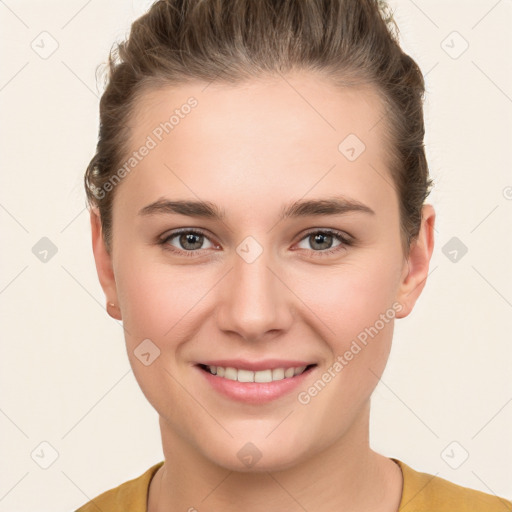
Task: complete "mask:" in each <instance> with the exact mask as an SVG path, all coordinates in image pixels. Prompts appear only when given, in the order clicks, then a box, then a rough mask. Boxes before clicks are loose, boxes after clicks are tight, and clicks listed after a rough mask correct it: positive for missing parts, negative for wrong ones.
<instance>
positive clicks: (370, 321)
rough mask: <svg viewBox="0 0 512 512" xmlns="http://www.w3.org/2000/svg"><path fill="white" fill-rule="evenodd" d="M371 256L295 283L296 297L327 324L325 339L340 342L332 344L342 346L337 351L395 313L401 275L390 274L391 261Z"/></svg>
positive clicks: (393, 272)
mask: <svg viewBox="0 0 512 512" xmlns="http://www.w3.org/2000/svg"><path fill="white" fill-rule="evenodd" d="M368 256H369V257H367V258H364V259H363V258H360V259H358V260H357V261H356V259H355V258H354V259H353V261H350V260H349V259H347V260H346V262H344V263H343V265H341V266H340V267H339V268H338V269H328V270H327V269H326V268H322V267H319V268H318V269H317V270H315V271H309V272H308V273H307V274H306V273H305V274H304V275H301V276H300V279H294V280H293V282H295V283H297V284H296V285H295V291H296V293H297V295H298V296H299V297H301V298H303V300H304V302H305V303H306V304H307V306H308V307H309V308H311V310H312V311H313V312H314V314H315V316H316V317H318V319H319V320H320V321H321V322H322V323H323V324H324V327H325V329H326V331H325V332H326V336H328V337H329V338H330V339H335V340H337V341H336V342H333V344H334V345H339V346H336V347H333V348H336V349H338V350H342V349H344V345H345V343H346V341H347V340H350V339H353V338H355V337H357V336H358V334H359V333H360V332H362V331H363V330H364V329H365V328H366V327H369V326H371V325H374V324H375V322H376V321H378V320H379V318H380V315H381V314H386V312H388V316H393V314H394V310H393V308H392V305H393V303H394V300H395V296H396V290H397V283H398V281H397V275H398V274H397V272H395V271H390V269H393V266H392V265H393V263H392V261H391V259H390V258H387V259H386V257H385V256H383V255H382V254H380V255H379V257H372V256H371V255H368ZM395 265H396V263H395ZM389 310H391V311H389ZM379 325H380V324H379Z"/></svg>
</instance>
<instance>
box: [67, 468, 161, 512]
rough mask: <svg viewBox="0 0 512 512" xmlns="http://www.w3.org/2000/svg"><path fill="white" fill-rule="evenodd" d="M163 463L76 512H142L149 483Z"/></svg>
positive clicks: (98, 497) (145, 505) (145, 504)
mask: <svg viewBox="0 0 512 512" xmlns="http://www.w3.org/2000/svg"><path fill="white" fill-rule="evenodd" d="M162 464H163V461H162V462H159V463H158V464H155V465H154V466H152V467H150V468H149V469H148V470H147V471H146V472H145V473H143V474H142V475H140V476H139V477H137V478H134V479H133V480H128V481H127V482H124V483H123V484H121V485H120V486H118V487H115V488H114V489H110V490H109V491H106V492H104V493H103V494H100V495H99V496H97V497H96V498H94V499H92V500H91V501H89V502H88V503H86V504H85V505H83V506H81V507H80V508H79V509H78V510H76V512H98V510H101V511H102V512H114V511H118V510H122V511H123V512H132V511H133V512H135V511H136V512H141V511H145V510H146V507H147V496H148V489H149V483H150V482H151V479H152V478H153V476H154V474H155V473H156V471H157V470H158V468H159V467H160V466H162Z"/></svg>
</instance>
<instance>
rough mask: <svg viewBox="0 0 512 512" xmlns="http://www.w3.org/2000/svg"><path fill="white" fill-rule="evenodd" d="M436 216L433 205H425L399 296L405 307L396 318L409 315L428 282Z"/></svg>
mask: <svg viewBox="0 0 512 512" xmlns="http://www.w3.org/2000/svg"><path fill="white" fill-rule="evenodd" d="M435 216H436V214H435V211H434V208H433V207H432V205H430V204H426V205H424V206H423V209H422V217H421V227H420V231H419V233H418V236H417V238H416V240H414V242H413V243H412V244H411V248H410V251H409V255H408V258H407V261H406V262H405V265H406V267H405V268H404V273H403V275H402V278H401V283H400V288H399V291H398V296H397V300H398V301H399V302H400V303H401V304H402V306H403V309H402V310H401V311H400V313H398V314H397V315H396V318H404V317H406V316H407V315H409V313H410V312H411V311H412V309H413V307H414V304H415V303H416V301H417V300H418V298H419V296H420V294H421V292H422V291H423V288H424V286H425V284H426V282H427V277H428V269H429V264H430V259H431V257H432V252H433V250H434V223H435Z"/></svg>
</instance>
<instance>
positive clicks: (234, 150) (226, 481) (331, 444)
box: [91, 72, 435, 512]
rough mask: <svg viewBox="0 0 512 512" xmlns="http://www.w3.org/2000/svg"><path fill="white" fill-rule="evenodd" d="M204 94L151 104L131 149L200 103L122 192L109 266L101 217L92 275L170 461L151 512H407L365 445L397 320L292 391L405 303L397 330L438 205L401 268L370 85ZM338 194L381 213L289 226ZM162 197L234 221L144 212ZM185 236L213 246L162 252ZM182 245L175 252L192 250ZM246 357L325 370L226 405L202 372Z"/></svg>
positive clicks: (381, 127)
mask: <svg viewBox="0 0 512 512" xmlns="http://www.w3.org/2000/svg"><path fill="white" fill-rule="evenodd" d="M291 86H293V88H294V89H295V90H297V91H299V92H300V95H299V94H297V92H295V90H294V89H293V88H292V87H291ZM205 87H206V84H204V83H190V84H187V85H180V86H179V87H173V88H171V87H168V88H162V89H159V90H153V91H150V92H148V93H146V94H145V95H144V96H143V97H142V98H141V99H140V100H139V103H138V108H137V110H136V115H135V116H134V117H133V119H132V121H131V126H132V129H133V132H132V138H131V140H130V141H129V150H130V151H133V150H136V149H137V148H139V147H140V146H141V144H143V143H144V140H146V137H147V136H148V135H149V134H151V132H152V130H153V129H154V128H155V126H157V125H158V124H159V123H160V122H162V121H164V120H165V119H167V118H168V117H169V114H167V113H168V112H172V111H173V110H174V109H176V108H179V107H180V105H182V104H184V103H185V102H186V100H187V98H189V97H190V96H194V97H195V98H196V99H197V101H198V106H197V107H196V108H195V109H193V110H192V112H191V113H190V114H189V115H188V116H186V117H185V118H184V119H182V120H180V124H179V125H177V126H176V127H175V128H174V130H173V131H172V132H171V133H170V134H169V135H167V136H166V137H165V138H164V139H163V140H162V142H161V143H159V144H158V146H157V147H156V148H154V149H153V150H152V151H151V152H150V153H149V154H148V155H147V156H146V157H145V158H144V159H143V160H142V161H141V162H140V163H139V164H138V165H137V166H136V168H135V169H134V170H132V171H131V172H130V173H129V174H128V175H127V176H126V177H125V178H124V179H123V181H122V182H121V183H120V184H119V185H118V186H117V187H116V189H115V199H114V205H113V249H112V252H111V253H110V254H109V253H108V252H107V250H106V248H105V244H104V241H103V236H102V232H101V227H100V222H99V217H98V212H97V211H96V210H94V209H93V210H91V226H92V241H93V249H94V256H95V261H96V267H97V271H98V276H99V279H100V282H101V285H102V287H103V290H104V292H105V295H106V297H107V301H108V302H113V303H115V304H116V307H109V314H110V315H111V316H112V317H114V318H117V319H122V320H123V325H124V327H125V333H126V334H125V337H126V345H127V352H128V356H129V358H130V362H131V364H132V368H133V372H134V375H135V377H136V379H137V381H138V383H139V385H140V387H141V389H142V391H143V392H144V394H145V396H146V397H147V399H148V400H149V402H150V403H151V404H152V406H153V407H154V408H155V409H156V410H157V412H158V413H159V416H160V428H161V434H162V444H163V451H164V455H165V460H166V463H165V464H164V466H163V467H162V468H161V469H160V470H159V471H158V472H157V474H156V475H155V477H154V478H153V480H152V483H151V486H150V491H149V500H148V510H149V511H150V512H160V511H164V510H166V511H169V510H189V509H190V507H195V508H196V509H197V510H206V509H208V510H223V511H225V512H230V511H235V510H245V511H249V512H250V511H254V512H256V511H264V510H268V508H269V503H271V504H272V508H273V509H279V510H284V511H290V512H292V511H303V510H304V509H306V510H315V511H318V512H324V511H325V512H327V511H332V510H354V511H359V510H361V511H363V510H365V511H379V512H391V511H396V510H398V505H399V502H400V497H401V491H402V476H401V472H400V469H399V467H398V466H397V465H396V464H395V463H394V462H393V461H392V460H390V459H388V458H386V457H384V456H382V455H380V454H378V453H376V452H374V451H373V450H372V449H371V448H370V446H369V404H370V396H371V393H372V392H373V390H374V388H375V386H376V385H377V383H378V379H379V377H380V376H381V374H382V372H383V370H384V367H385V364H386V361H387V358H388V355H389V351H390V348H391V341H392V335H393V325H394V321H393V320H391V321H389V322H388V323H387V324H385V327H384V328H382V329H381V330H380V331H379V332H378V334H377V335H376V336H375V337H374V338H373V339H371V341H370V342H369V343H368V344H367V346H366V347H364V349H363V350H361V351H360V352H359V353H358V354H357V356H355V357H354V358H353V359H352V360H351V361H350V362H349V364H347V365H346V366H345V367H344V368H343V370H342V371H341V372H339V373H338V374H337V375H336V377H335V378H333V379H332V380H331V382H329V383H328V385H326V386H325V388H324V389H323V390H322V391H321V392H320V393H318V395H317V396H315V397H314V398H312V399H311V401H310V402H309V403H308V404H306V405H304V404H301V403H299V402H298V400H297V392H298V391H302V390H304V389H307V388H308V387H309V386H311V385H312V384H313V383H314V381H316V380H317V379H318V378H319V377H320V376H321V374H322V373H323V372H324V371H326V370H327V369H328V368H329V367H330V366H331V365H332V364H333V362H334V360H335V358H336V356H337V355H339V354H343V353H345V352H346V351H347V350H348V349H349V347H350V344H351V343H352V341H353V340H354V339H355V338H356V336H357V335H358V334H359V333H360V332H361V331H363V330H364V329H365V327H368V326H371V325H374V324H375V322H376V320H378V319H379V315H380V314H382V313H385V312H386V311H388V310H390V308H392V304H393V303H397V304H399V305H400V306H401V308H402V309H401V311H400V312H399V313H397V314H396V318H403V317H405V316H407V315H408V314H409V313H410V312H411V310H412V309H413V306H414V304H415V302H416V300H417V298H418V297H419V295H420V293H421V291H422V289H423V287H424V285H425V282H426V278H427V275H428V267H429V262H430V258H431V255H432V251H433V245H434V238H433V229H434V221H435V212H434V209H433V208H432V206H431V205H425V206H424V207H423V219H422V224H421V229H420V233H419V235H418V238H417V240H415V241H414V243H413V244H412V246H411V248H410V251H409V252H408V253H407V254H403V253H402V249H401V244H400V228H399V209H398V204H399V203H398V197H397V195H396V192H395V190H394V189H393V187H392V186H390V183H391V182H392V180H391V177H390V175H389V173H388V170H387V168H386V165H387V156H386V144H385V142H384V140H385V139H384V133H385V129H386V126H385V122H379V121H380V120H381V119H382V116H383V114H382V112H383V111H384V110H383V108H382V104H381V102H380V99H379V97H378V96H377V94H376V93H375V91H373V90H372V89H369V88H360V89H357V90H355V89H353V90H348V89H345V90H342V89H339V88H334V86H332V85H331V84H329V83H327V82H326V81H324V80H322V79H321V78H319V77H318V76H313V75H312V74H307V73H306V72H300V73H295V74H294V75H291V74H290V75H287V76H286V81H285V80H284V79H283V78H281V77H269V78H265V79H259V80H256V79H253V80H252V81H251V82H248V83H244V84H243V85H240V84H239V85H236V86H230V85H226V84H216V83H213V84H210V85H209V86H208V87H206V88H205ZM305 99H306V100H307V102H306V101H305ZM349 133H354V134H357V136H358V137H359V138H360V139H361V140H362V141H363V142H364V144H365V145H366V150H365V151H364V152H363V153H362V154H361V155H360V156H359V157H358V158H357V159H356V160H355V161H353V162H350V161H349V160H347V158H345V156H344V155H343V154H341V153H340V151H339V150H338V145H339V144H340V142H341V141H342V140H343V139H344V138H345V137H346V136H347V135H348V134H349ZM370 164H371V165H370ZM372 166H373V168H372ZM376 171H378V172H376ZM334 193H336V194H337V195H342V196H343V197H347V198H351V199H353V200H357V201H359V202H361V203H364V204H365V205H367V206H369V207H370V208H371V209H372V210H374V212H375V214H374V215H370V214H367V213H363V212H350V213H346V214H343V215H320V216H319V215H315V216H312V215H311V216H307V217H303V218H289V219H285V220H282V221H278V217H279V213H280V211H281V209H282V208H283V206H284V205H287V204H289V203H290V202H293V201H296V200H299V199H313V198H314V199H320V198H326V197H332V195H333V194H334ZM163 197H165V198H167V199H173V200H176V199H191V200H197V199H198V198H200V199H202V200H207V201H210V202H212V203H215V204H217V205H218V206H219V207H221V208H223V209H224V210H225V212H226V216H225V218H224V219H223V220H222V221H219V220H213V219H205V218H196V217H191V216H186V215H177V214H167V215H155V216H141V215H139V214H138V212H139V210H140V209H141V208H143V207H144V206H146V205H148V204H150V203H152V202H154V201H156V200H158V199H161V198H163ZM178 228H202V229H203V230H204V231H205V232H206V234H207V238H204V239H203V245H200V244H201V241H199V243H198V244H197V245H196V246H194V247H200V248H199V249H196V253H194V254H193V257H186V256H184V255H182V254H178V253H173V252H171V251H169V250H166V249H165V248H164V246H163V245H159V244H158V243H157V241H158V238H159V237H161V236H162V235H168V234H169V232H170V231H171V230H174V229H178ZM313 228H315V229H317V231H321V230H322V229H328V228H330V229H334V230H338V231H340V232H342V233H346V234H349V235H351V236H352V237H353V238H354V239H355V240H356V242H355V244H354V245H353V246H342V249H341V250H339V251H338V252H335V253H333V254H330V255H325V256H323V257H321V256H318V254H319V253H320V252H322V250H323V251H324V252H325V250H328V249H329V248H334V247H336V246H338V248H339V243H340V242H339V241H338V240H337V239H336V238H333V239H332V242H331V245H329V240H328V241H327V242H326V244H325V245H320V248H319V246H318V244H317V245H315V244H314V242H315V241H314V239H313V240H312V239H311V237H310V236H307V233H305V232H306V230H311V229H313ZM247 236H252V237H254V239H256V240H257V242H258V243H259V244H260V246H261V247H262V249H263V252H262V254H261V255H260V256H259V257H258V258H257V259H256V260H255V261H254V262H252V263H247V262H246V261H245V260H244V259H243V258H241V257H240V256H239V255H238V253H237V252H236V249H237V246H238V245H239V244H240V243H241V242H242V241H243V240H244V239H245V238H246V237H247ZM179 242H180V239H179V237H175V238H174V239H172V240H170V241H168V242H167V244H168V245H172V246H173V247H174V248H175V249H176V250H177V251H179V250H180V249H181V253H185V252H186V248H185V247H184V246H183V245H180V243H179ZM188 247H190V246H188ZM188 252H189V253H190V252H191V251H190V250H189V251H188ZM147 338H149V339H151V340H152V342H153V343H154V344H155V345H156V346H158V348H159V350H160V356H159V357H158V358H157V359H155V360H154V362H153V363H152V364H150V365H149V366H145V365H143V364H141V362H140V361H139V360H138V359H137V358H136V357H135V355H134V350H135V349H136V348H137V346H138V345H139V344H140V343H141V341H142V340H144V339H147ZM234 357H241V358H246V359H249V360H261V359H266V358H279V359H290V358H292V359H300V360H305V361H312V362H316V363H317V365H318V366H317V368H315V370H314V371H313V373H311V374H310V375H309V376H308V377H307V380H306V384H305V385H304V386H301V388H300V389H299V390H297V392H295V391H294V392H292V393H290V394H287V395H285V396H284V397H281V398H279V399H277V400H274V401H272V402H270V403H266V404H263V405H255V404H242V403H239V402H236V401H233V400H230V399H229V398H225V397H223V396H221V395H219V394H218V393H217V392H216V391H214V390H213V389H212V388H211V387H210V386H209V385H208V384H207V383H206V382H205V379H204V378H202V375H200V374H199V373H198V371H200V370H198V369H197V368H196V367H194V366H193V365H194V364H195V363H197V362H200V361H205V360H208V359H220V358H234ZM247 442H251V443H253V444H254V445H255V446H256V447H257V448H258V450H259V451H260V452H261V454H262V457H261V459H260V460H259V461H258V462H257V463H256V464H255V465H254V466H252V467H250V468H247V467H246V466H245V465H244V464H243V463H242V462H241V460H240V459H239V458H238V457H237V452H238V451H239V450H240V449H241V448H242V447H243V446H244V445H245V444H246V443H247ZM202 500H204V501H202Z"/></svg>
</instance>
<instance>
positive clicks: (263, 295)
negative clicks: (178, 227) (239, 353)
mask: <svg viewBox="0 0 512 512" xmlns="http://www.w3.org/2000/svg"><path fill="white" fill-rule="evenodd" d="M269 252H270V251H265V250H264V251H263V253H262V254H261V255H260V256H259V257H258V258H257V259H256V260H255V261H252V262H248V261H246V260H244V258H242V257H240V256H239V255H238V254H236V255H235V256H234V262H233V268H232V269H231V271H230V272H229V273H228V275H227V276H226V277H225V278H224V279H223V280H222V282H221V289H220V302H219V305H218V307H217V308H216V319H217V325H218V327H219V329H221V330H222V331H224V332H234V333H237V334H238V335H239V336H240V337H241V338H243V339H244V340H246V341H259V340H262V339H266V338H267V337H269V336H273V337H275V336H277V335H278V333H280V332H281V333H282V332H285V331H287V330H288V329H289V328H290V326H291V324H292V321H293V304H292V302H291V301H292V300H293V299H292V298H293V293H292V292H291V291H290V290H289V288H288V287H287V283H286V277H285V276H281V275H280V272H279V270H278V265H277V263H275V262H273V261H271V258H270V257H269V254H268V253H269Z"/></svg>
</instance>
